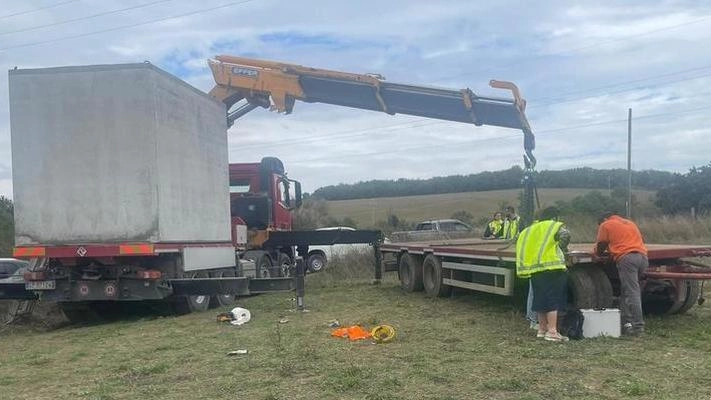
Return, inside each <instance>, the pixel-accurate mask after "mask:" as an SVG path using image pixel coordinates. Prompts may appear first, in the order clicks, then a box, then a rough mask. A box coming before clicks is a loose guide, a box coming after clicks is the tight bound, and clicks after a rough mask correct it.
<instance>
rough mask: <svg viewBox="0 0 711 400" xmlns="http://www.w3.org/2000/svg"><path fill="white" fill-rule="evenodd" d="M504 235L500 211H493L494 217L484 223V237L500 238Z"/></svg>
mask: <svg viewBox="0 0 711 400" xmlns="http://www.w3.org/2000/svg"><path fill="white" fill-rule="evenodd" d="M503 235H504V219H503V217H502V214H501V211H497V212H495V213H494V217H493V218H492V219H491V221H489V222H488V223H487V224H486V229H485V230H484V239H500V238H501V237H502V236H503Z"/></svg>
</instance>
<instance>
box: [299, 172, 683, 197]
mask: <svg viewBox="0 0 711 400" xmlns="http://www.w3.org/2000/svg"><path fill="white" fill-rule="evenodd" d="M677 175H678V174H676V175H675V174H673V173H671V172H666V171H656V170H646V171H632V182H633V185H634V187H635V188H637V189H647V190H660V189H662V188H664V187H666V186H669V185H671V184H673V183H674V182H676V180H677V179H678V178H677ZM522 179H523V169H522V168H521V167H519V166H514V167H511V168H509V169H506V170H502V171H485V172H480V173H477V174H469V175H450V176H439V177H434V178H429V179H397V180H370V181H365V182H358V183H354V184H339V185H330V186H324V187H322V188H319V189H317V190H316V191H314V192H313V193H312V196H313V197H315V198H319V199H324V200H351V199H369V198H377V197H403V196H416V195H426V194H442V193H459V192H476V191H487V190H505V189H517V188H520V187H521V180H522ZM535 180H536V183H537V185H538V187H540V188H579V189H616V188H625V187H626V186H627V170H625V169H593V168H573V169H567V170H562V171H540V172H536V174H535Z"/></svg>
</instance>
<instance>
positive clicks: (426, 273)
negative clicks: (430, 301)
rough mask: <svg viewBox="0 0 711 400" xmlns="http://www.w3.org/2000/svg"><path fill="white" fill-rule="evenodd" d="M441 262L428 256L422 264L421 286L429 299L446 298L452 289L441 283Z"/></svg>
mask: <svg viewBox="0 0 711 400" xmlns="http://www.w3.org/2000/svg"><path fill="white" fill-rule="evenodd" d="M443 278H444V276H443V273H442V262H440V260H439V257H437V256H435V255H434V254H430V255H428V256H427V257H425V260H424V261H423V262H422V284H423V287H424V289H425V294H426V295H427V296H429V297H447V296H449V295H450V294H451V293H452V287H451V286H449V285H445V284H444V283H442V279H443Z"/></svg>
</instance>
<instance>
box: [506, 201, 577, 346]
mask: <svg viewBox="0 0 711 400" xmlns="http://www.w3.org/2000/svg"><path fill="white" fill-rule="evenodd" d="M568 243H570V233H569V232H568V230H567V229H565V226H564V225H563V223H562V222H560V221H558V209H557V208H555V207H548V208H546V209H545V210H543V211H542V212H541V214H540V218H539V220H538V221H536V222H534V223H533V224H532V225H531V226H529V227H528V228H526V229H524V230H523V231H522V232H521V233H520V234H519V236H518V240H517V241H516V275H517V276H518V277H520V278H530V279H531V289H532V290H533V304H532V309H533V311H535V312H536V313H537V314H538V333H537V335H536V337H539V338H544V339H545V340H548V341H552V342H564V341H567V340H568V338H567V337H565V336H562V335H561V334H560V333H559V332H558V328H557V325H558V311H562V310H565V307H566V303H567V290H568V276H567V267H566V258H565V253H567V247H568Z"/></svg>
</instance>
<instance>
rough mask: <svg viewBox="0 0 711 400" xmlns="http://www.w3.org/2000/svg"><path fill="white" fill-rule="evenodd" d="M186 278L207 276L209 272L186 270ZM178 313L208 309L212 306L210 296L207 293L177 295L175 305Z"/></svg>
mask: <svg viewBox="0 0 711 400" xmlns="http://www.w3.org/2000/svg"><path fill="white" fill-rule="evenodd" d="M184 276H185V277H186V278H207V277H208V273H207V272H192V273H191V272H186V273H185V274H184ZM173 306H174V307H173V308H174V310H175V312H176V314H179V315H184V314H190V313H193V312H200V311H207V309H208V308H209V307H210V296H207V295H202V294H201V295H194V296H193V295H187V296H177V297H176V299H175V303H174V305H173Z"/></svg>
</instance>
